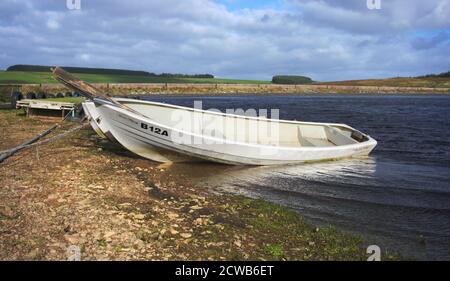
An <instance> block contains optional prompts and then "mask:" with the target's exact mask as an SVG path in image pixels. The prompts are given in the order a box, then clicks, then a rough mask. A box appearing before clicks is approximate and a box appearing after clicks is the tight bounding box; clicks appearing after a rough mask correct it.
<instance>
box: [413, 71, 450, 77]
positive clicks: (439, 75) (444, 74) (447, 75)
mask: <svg viewBox="0 0 450 281" xmlns="http://www.w3.org/2000/svg"><path fill="white" fill-rule="evenodd" d="M432 77H441V78H450V71H447V72H442V73H439V74H427V75H423V76H417V78H432Z"/></svg>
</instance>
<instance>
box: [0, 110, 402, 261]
mask: <svg viewBox="0 0 450 281" xmlns="http://www.w3.org/2000/svg"><path fill="white" fill-rule="evenodd" d="M54 123H55V120H54V119H46V118H26V117H25V116H22V115H15V112H14V110H0V127H1V128H2V130H3V131H4V134H2V136H1V137H0V138H1V142H0V150H4V149H7V148H10V147H12V146H15V145H17V144H18V143H21V142H22V141H23V140H25V139H28V138H29V137H31V136H33V135H35V134H36V133H37V132H39V131H41V130H42V129H43V128H46V127H48V126H49V125H50V124H54ZM70 126H73V124H71V123H65V125H64V127H65V128H67V127H70ZM60 132H61V131H60ZM174 165H176V164H174ZM0 174H1V175H2V176H1V177H0V183H1V186H2V187H3V188H2V192H1V193H0V201H1V203H0V229H1V232H0V253H1V254H0V260H66V259H67V247H69V246H70V245H75V246H77V247H79V249H80V250H81V259H82V260H366V259H367V257H368V255H367V254H366V247H367V245H366V244H367V243H365V242H364V241H363V240H362V239H361V238H359V237H357V236H353V235H349V234H344V233H342V232H340V231H337V230H336V229H334V228H333V227H323V228H322V227H321V228H317V227H315V226H313V225H311V224H309V223H307V222H305V220H304V219H303V218H302V217H301V216H300V215H299V214H297V213H295V212H293V211H290V210H288V209H286V208H285V207H282V206H279V205H276V204H273V203H269V202H268V201H264V200H262V199H250V198H247V197H244V196H240V195H232V194H217V193H216V192H215V191H214V190H209V189H208V188H206V187H204V186H201V185H199V184H196V183H195V182H192V180H191V179H190V178H189V177H188V176H187V175H186V174H183V173H182V172H180V170H177V169H171V166H169V165H165V164H162V165H161V164H159V163H155V162H151V161H148V160H146V159H142V158H140V157H137V156H135V155H133V154H131V153H129V152H127V151H125V150H124V149H122V148H121V147H118V146H116V145H114V144H111V143H110V142H108V141H105V140H102V139H100V138H98V137H97V136H96V135H95V133H94V132H93V130H91V128H86V129H82V130H80V131H79V132H77V133H75V134H74V135H72V136H70V137H69V138H65V139H61V140H58V141H56V142H54V143H50V144H46V145H43V146H39V147H37V148H30V149H26V150H24V151H22V152H20V153H18V154H17V155H15V156H13V157H11V158H9V159H8V160H6V161H5V162H4V163H2V164H0ZM383 259H384V260H385V259H398V258H397V257H395V256H391V255H387V254H386V255H385V256H383Z"/></svg>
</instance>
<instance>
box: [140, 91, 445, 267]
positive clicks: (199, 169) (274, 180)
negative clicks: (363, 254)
mask: <svg viewBox="0 0 450 281" xmlns="http://www.w3.org/2000/svg"><path fill="white" fill-rule="evenodd" d="M146 99H149V100H153V101H159V102H167V103H172V104H178V105H182V106H189V107H192V106H193V104H194V101H200V100H201V101H202V102H203V109H209V108H217V109H219V110H222V111H224V110H225V109H227V108H228V109H230V108H233V109H235V108H243V109H248V108H255V109H259V108H265V109H269V110H270V109H279V110H280V118H281V119H289V120H301V121H315V122H330V123H331V122H332V123H345V124H348V125H350V126H352V127H355V128H357V129H359V130H361V131H362V132H364V133H367V134H369V135H370V136H372V137H373V138H375V139H376V140H377V141H378V146H377V147H376V149H375V150H374V151H373V152H372V154H371V155H370V156H368V157H361V158H354V159H346V160H341V161H332V162H321V163H313V164H302V165H289V166H277V167H273V166H271V167H236V166H226V165H217V164H212V163H199V164H193V163H189V164H176V165H174V169H178V171H180V172H182V173H187V174H190V175H191V177H192V178H193V180H194V181H195V182H198V183H199V184H203V185H207V186H209V187H211V188H212V189H214V190H219V191H221V192H231V193H239V194H245V195H248V196H251V197H262V198H265V199H267V200H269V201H272V202H276V203H279V204H281V205H284V206H286V207H289V208H291V209H293V210H295V211H297V212H299V213H300V214H301V215H302V216H304V217H305V218H306V219H307V220H309V221H310V222H311V223H313V224H315V225H319V226H327V225H331V226H335V227H336V228H338V229H340V230H342V231H345V232H350V233H355V234H358V235H361V236H362V237H363V238H364V240H365V241H366V242H367V243H368V245H370V244H376V245H379V246H380V247H381V249H382V251H383V252H386V251H388V252H391V251H395V252H398V253H400V254H402V255H404V256H405V257H410V258H414V259H426V260H450V161H449V160H450V96H441V95H432V96H431V95H430V96H424V95H420V96H419V95H417V96H414V95H407V96H406V95H365V96H362V95H339V96H332V95H323V96H226V97H205V96H189V97H151V98H146Z"/></svg>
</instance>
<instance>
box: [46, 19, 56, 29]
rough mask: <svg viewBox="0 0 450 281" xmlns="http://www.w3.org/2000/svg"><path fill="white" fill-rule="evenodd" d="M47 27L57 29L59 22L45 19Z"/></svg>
mask: <svg viewBox="0 0 450 281" xmlns="http://www.w3.org/2000/svg"><path fill="white" fill-rule="evenodd" d="M47 27H48V28H50V29H58V28H59V23H58V22H57V21H56V20H48V21H47Z"/></svg>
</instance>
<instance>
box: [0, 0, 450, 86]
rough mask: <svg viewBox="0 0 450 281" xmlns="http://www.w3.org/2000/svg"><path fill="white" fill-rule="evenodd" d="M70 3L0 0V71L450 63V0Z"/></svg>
mask: <svg viewBox="0 0 450 281" xmlns="http://www.w3.org/2000/svg"><path fill="white" fill-rule="evenodd" d="M372 1H375V2H376V1H378V0H372ZM66 2H67V1H66V0H39V1H37V0H35V1H33V0H28V1H27V0H0V69H5V68H6V67H8V66H9V65H12V64H43V65H65V66H88V67H105V68H108V67H111V68H126V69H135V70H147V71H151V72H157V73H160V72H177V73H212V74H215V75H216V76H218V77H230V78H250V79H270V78H271V76H272V75H274V74H300V75H307V76H311V77H312V78H313V79H315V80H321V81H330V80H343V79H360V78H380V77H392V76H414V75H420V74H426V73H436V72H443V71H448V70H450V0H427V1H421V0H380V2H381V9H369V8H368V5H367V0H346V1H344V0H333V1H332V0H272V1H269V0H257V1H256V0H255V1H250V0H148V1H142V0H104V1H100V0H98V1H97V0H81V9H80V10H76V9H75V10H71V9H68V8H67V5H66ZM69 6H70V5H69ZM369 6H370V7H371V8H374V6H375V5H369Z"/></svg>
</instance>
